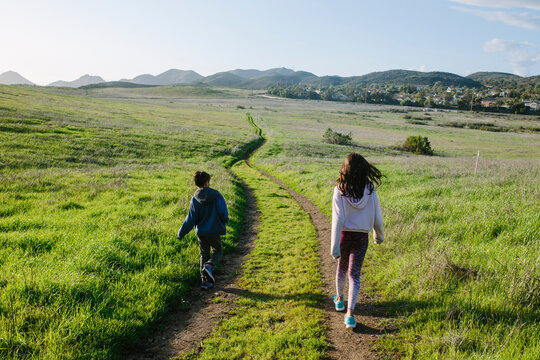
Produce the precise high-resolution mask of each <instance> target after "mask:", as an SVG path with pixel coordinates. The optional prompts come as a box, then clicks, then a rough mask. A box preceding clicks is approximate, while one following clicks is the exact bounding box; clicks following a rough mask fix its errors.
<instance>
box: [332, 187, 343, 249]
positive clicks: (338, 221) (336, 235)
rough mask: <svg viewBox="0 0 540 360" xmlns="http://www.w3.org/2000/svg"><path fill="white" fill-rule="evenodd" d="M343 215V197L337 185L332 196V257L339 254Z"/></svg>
mask: <svg viewBox="0 0 540 360" xmlns="http://www.w3.org/2000/svg"><path fill="white" fill-rule="evenodd" d="M344 221H345V217H344V214H343V199H342V198H341V194H340V192H339V190H338V188H337V187H335V188H334V197H333V199H332V235H331V246H330V252H331V254H332V257H333V258H334V259H337V258H338V257H340V256H341V249H340V247H339V242H340V240H341V229H343V222H344Z"/></svg>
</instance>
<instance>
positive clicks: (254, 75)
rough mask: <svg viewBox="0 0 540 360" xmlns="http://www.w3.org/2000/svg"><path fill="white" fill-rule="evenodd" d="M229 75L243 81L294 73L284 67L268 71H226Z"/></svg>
mask: <svg viewBox="0 0 540 360" xmlns="http://www.w3.org/2000/svg"><path fill="white" fill-rule="evenodd" d="M226 72H228V73H229V74H233V75H236V76H240V77H241V78H244V79H258V78H261V77H263V76H272V75H285V76H287V75H293V74H294V73H295V71H294V70H291V69H287V68H284V67H281V68H274V69H268V70H255V69H248V70H242V69H236V70H230V71H226Z"/></svg>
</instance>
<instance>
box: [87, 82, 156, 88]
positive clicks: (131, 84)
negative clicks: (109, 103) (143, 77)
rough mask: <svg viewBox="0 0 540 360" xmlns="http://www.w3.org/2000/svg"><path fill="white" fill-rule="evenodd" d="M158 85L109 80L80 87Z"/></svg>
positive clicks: (141, 86)
mask: <svg viewBox="0 0 540 360" xmlns="http://www.w3.org/2000/svg"><path fill="white" fill-rule="evenodd" d="M154 86H156V85H145V84H134V83H131V82H125V81H107V82H102V83H98V84H90V85H84V86H80V87H79V89H102V88H113V87H114V88H143V87H154Z"/></svg>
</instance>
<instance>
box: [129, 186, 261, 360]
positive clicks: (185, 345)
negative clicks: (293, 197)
mask: <svg viewBox="0 0 540 360" xmlns="http://www.w3.org/2000/svg"><path fill="white" fill-rule="evenodd" d="M244 191H245V194H246V215H245V218H244V223H243V226H242V228H243V229H244V230H243V231H242V234H241V235H240V236H239V237H238V247H237V249H236V250H235V251H234V252H231V253H229V254H226V255H225V256H224V257H223V260H222V263H221V266H220V269H221V271H220V272H218V273H216V278H217V282H216V285H215V287H214V288H212V289H211V290H209V291H202V290H201V289H200V288H199V287H197V288H194V289H192V290H191V291H190V293H189V294H188V297H187V301H188V302H189V304H190V305H191V306H190V307H189V309H187V310H183V309H182V306H181V304H178V307H177V308H176V309H173V310H172V311H171V312H170V313H169V314H168V315H167V316H166V318H165V319H163V320H162V321H160V322H159V323H158V324H156V326H155V329H157V330H155V331H154V332H153V333H152V334H151V337H150V338H149V339H147V341H146V342H145V343H144V344H141V345H140V346H139V347H137V348H136V349H133V351H132V352H131V353H130V354H126V355H125V358H126V359H170V358H172V357H175V356H178V355H180V354H182V353H186V352H189V351H192V350H193V351H195V352H196V353H197V352H198V351H200V344H201V342H202V341H203V340H204V339H205V338H207V337H208V336H209V335H210V334H211V332H212V329H213V328H214V327H215V325H216V324H217V322H218V321H219V320H220V319H222V318H224V317H226V316H227V313H228V311H229V310H230V309H231V306H232V305H231V304H234V303H235V298H236V295H235V291H227V290H228V289H231V288H238V286H237V282H238V280H239V279H240V277H241V274H240V268H241V266H242V264H243V263H244V260H245V257H246V256H247V255H248V254H249V252H250V251H251V249H252V248H253V243H254V240H255V238H256V237H257V226H258V211H257V205H256V201H255V197H254V195H253V191H252V190H251V189H249V188H248V187H247V186H246V185H244ZM217 296H219V298H220V299H221V301H219V302H217V303H214V302H213V300H214V299H215V298H216V297H217Z"/></svg>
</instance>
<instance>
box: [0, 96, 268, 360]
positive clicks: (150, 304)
mask: <svg viewBox="0 0 540 360" xmlns="http://www.w3.org/2000/svg"><path fill="white" fill-rule="evenodd" d="M257 139H258V138H257V137H256V136H253V134H252V130H251V128H250V127H249V124H248V123H247V121H246V118H245V115H244V114H242V113H239V112H238V111H236V110H233V109H231V110H225V111H224V110H223V109H220V110H215V109H212V108H206V109H205V108H204V106H202V109H201V108H193V107H192V106H175V107H169V106H161V105H156V104H142V103H133V102H131V103H128V102H113V101H104V100H96V99H88V98H82V97H77V96H66V95H64V94H56V93H52V92H49V91H41V90H35V89H31V88H22V87H8V86H0V178H1V179H2V181H1V182H0V268H1V271H0V289H1V291H0V357H1V358H8V359H9V358H115V357H120V354H121V353H122V351H123V349H125V348H126V347H129V345H130V344H133V343H136V342H138V341H139V340H140V339H141V338H144V337H145V335H146V334H147V333H148V332H149V331H150V329H151V326H152V324H153V323H154V322H155V321H156V320H157V319H159V318H160V317H161V316H163V314H164V313H166V311H167V309H168V308H169V305H170V304H171V303H173V302H181V301H182V297H183V296H184V295H185V294H186V292H187V290H188V289H189V288H190V287H191V286H192V285H193V284H194V283H195V282H196V281H197V280H198V247H197V246H196V240H195V236H194V235H193V233H192V234H190V235H189V236H188V237H187V238H185V239H184V240H183V241H182V242H179V241H177V240H176V239H175V235H176V231H177V230H178V228H179V227H180V225H181V223H182V221H183V218H184V216H185V215H186V213H187V208H188V206H189V201H190V197H191V195H192V192H193V191H194V190H195V188H194V187H193V185H192V174H193V172H194V171H195V170H196V169H201V168H204V169H205V170H207V171H209V172H210V173H211V174H213V176H214V177H213V180H212V185H213V186H214V187H216V188H217V189H219V190H220V191H221V192H222V193H223V195H224V196H225V198H226V199H227V202H228V205H229V210H230V212H231V223H230V225H229V227H228V231H229V234H228V235H227V237H225V238H224V243H225V248H226V251H230V250H231V249H232V248H234V246H235V238H236V236H237V234H238V231H239V230H240V229H239V224H240V222H241V220H242V216H243V213H242V209H243V207H244V201H245V200H244V196H243V193H242V188H241V186H240V184H239V183H238V182H237V180H235V179H234V178H233V177H232V176H231V174H230V173H229V172H228V171H226V169H225V168H224V166H223V165H224V164H230V163H231V161H232V160H233V159H235V158H237V157H238V156H239V155H242V154H243V153H244V152H245V146H246V144H248V145H249V144H251V145H250V146H252V145H253V144H252V143H253V141H255V140H257Z"/></svg>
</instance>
